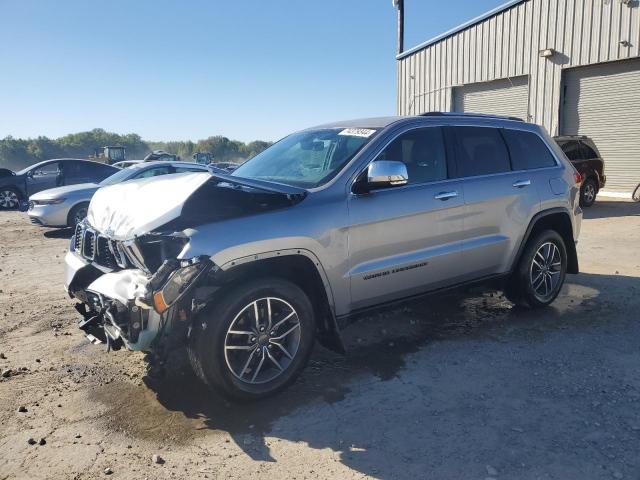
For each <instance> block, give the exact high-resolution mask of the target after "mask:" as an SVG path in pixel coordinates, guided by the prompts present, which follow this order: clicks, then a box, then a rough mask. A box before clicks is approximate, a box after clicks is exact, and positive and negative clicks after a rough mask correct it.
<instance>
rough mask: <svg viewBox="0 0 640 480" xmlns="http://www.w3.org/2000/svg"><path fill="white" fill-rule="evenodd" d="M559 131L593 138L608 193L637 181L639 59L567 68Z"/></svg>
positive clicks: (628, 189)
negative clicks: (601, 159)
mask: <svg viewBox="0 0 640 480" xmlns="http://www.w3.org/2000/svg"><path fill="white" fill-rule="evenodd" d="M564 85H565V88H564V93H565V96H564V101H563V115H562V119H563V120H562V133H563V134H565V135H587V136H589V137H591V138H592V139H593V140H594V142H595V144H596V146H597V147H598V150H600V154H601V155H602V158H603V159H604V161H605V173H606V175H607V186H606V189H607V190H613V191H621V192H631V191H632V190H633V188H634V187H635V186H636V185H637V184H638V183H639V182H640V140H638V125H640V88H639V87H640V60H639V59H634V60H625V61H622V62H613V63H607V64H601V65H594V66H590V67H581V68H577V69H571V70H567V71H566V72H565V79H564Z"/></svg>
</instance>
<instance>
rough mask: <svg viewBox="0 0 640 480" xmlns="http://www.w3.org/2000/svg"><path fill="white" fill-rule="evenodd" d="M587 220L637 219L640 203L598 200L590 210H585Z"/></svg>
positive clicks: (639, 212)
mask: <svg viewBox="0 0 640 480" xmlns="http://www.w3.org/2000/svg"><path fill="white" fill-rule="evenodd" d="M583 215H584V218H585V219H593V218H612V217H637V216H639V215H640V203H636V202H632V201H626V202H625V201H621V200H599V199H598V200H596V203H594V204H593V205H592V206H591V207H589V208H584V209H583Z"/></svg>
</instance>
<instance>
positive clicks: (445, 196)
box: [433, 191, 458, 201]
mask: <svg viewBox="0 0 640 480" xmlns="http://www.w3.org/2000/svg"><path fill="white" fill-rule="evenodd" d="M457 196H458V192H456V191H453V192H440V193H438V194H436V195H434V196H433V198H435V199H436V200H443V201H444V200H449V199H450V198H454V197H457Z"/></svg>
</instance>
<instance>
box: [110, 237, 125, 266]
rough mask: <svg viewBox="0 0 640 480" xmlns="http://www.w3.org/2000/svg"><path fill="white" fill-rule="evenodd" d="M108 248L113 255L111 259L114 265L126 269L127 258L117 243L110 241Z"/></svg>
mask: <svg viewBox="0 0 640 480" xmlns="http://www.w3.org/2000/svg"><path fill="white" fill-rule="evenodd" d="M109 247H110V248H111V253H112V254H113V258H114V259H115V261H116V265H118V266H119V267H121V268H127V266H128V265H129V264H128V263H127V258H126V256H125V254H124V252H123V251H122V249H121V247H120V245H119V244H118V242H116V241H115V240H111V241H110V243H109Z"/></svg>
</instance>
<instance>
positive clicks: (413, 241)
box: [348, 127, 464, 309]
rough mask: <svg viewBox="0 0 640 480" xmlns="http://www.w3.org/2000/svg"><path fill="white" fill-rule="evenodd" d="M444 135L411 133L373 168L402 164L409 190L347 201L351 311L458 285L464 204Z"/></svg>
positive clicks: (390, 147) (385, 151)
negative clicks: (389, 162)
mask: <svg viewBox="0 0 640 480" xmlns="http://www.w3.org/2000/svg"><path fill="white" fill-rule="evenodd" d="M449 158H450V155H449V153H448V152H447V148H446V145H445V130H444V129H443V128H442V127H423V128H418V129H412V130H409V131H407V132H405V133H403V134H400V135H399V136H398V137H396V139H394V140H393V141H391V142H390V143H389V144H388V145H387V146H386V147H385V148H384V149H383V150H382V152H381V153H380V154H379V155H378V156H377V157H376V160H395V161H402V162H404V163H405V164H406V165H407V171H408V174H409V182H408V184H407V185H404V186H401V187H389V188H385V189H379V190H374V191H372V192H370V193H368V194H364V195H354V194H352V195H350V198H349V203H348V206H349V218H350V222H349V223H350V227H349V262H350V265H349V273H348V275H349V278H350V285H351V298H352V307H353V308H355V309H357V308H361V307H366V306H370V305H375V304H380V303H383V302H386V301H389V300H394V299H398V298H402V297H406V296H410V295H413V294H416V293H420V292H422V291H425V290H429V289H433V288H438V287H441V286H446V285H450V284H453V283H456V281H457V280H458V278H457V277H458V276H459V275H460V272H461V262H460V240H461V235H462V233H463V232H462V214H463V210H464V201H463V195H462V186H461V181H459V180H455V179H450V178H449V177H450V173H449V170H450V166H451V164H450V163H449V161H448V159H449Z"/></svg>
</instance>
